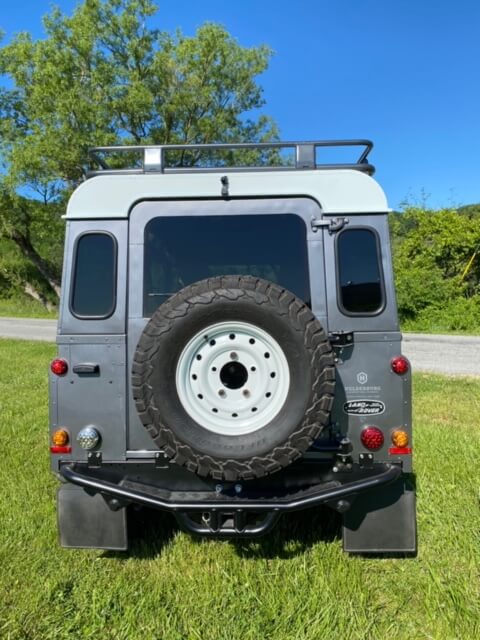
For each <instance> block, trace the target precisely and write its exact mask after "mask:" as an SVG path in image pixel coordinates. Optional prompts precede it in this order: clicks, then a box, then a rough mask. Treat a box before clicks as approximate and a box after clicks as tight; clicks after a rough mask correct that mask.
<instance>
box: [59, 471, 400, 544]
mask: <svg viewBox="0 0 480 640" xmlns="http://www.w3.org/2000/svg"><path fill="white" fill-rule="evenodd" d="M60 473H61V475H62V476H63V478H64V479H65V480H67V481H68V482H69V483H72V484H74V485H76V486H78V487H82V488H83V489H84V490H85V491H86V492H87V493H88V494H90V495H95V494H100V495H101V496H102V497H103V498H104V500H105V501H106V503H107V504H108V506H109V507H110V509H111V510H113V511H117V510H119V509H121V508H122V507H126V506H128V505H130V504H137V505H142V506H146V507H150V508H155V509H161V510H164V511H169V512H172V513H173V514H174V515H175V516H176V518H177V521H178V523H179V525H180V526H181V527H182V528H183V529H186V530H188V531H189V532H191V533H195V534H199V535H210V536H222V537H239V536H256V535H261V534H264V533H266V532H267V531H269V530H270V529H271V528H272V527H273V526H274V524H275V522H276V521H277V519H278V517H279V516H280V515H281V514H282V513H286V512H291V511H298V510H301V509H307V508H311V507H316V506H319V505H322V504H326V505H328V506H329V507H331V508H333V509H335V510H337V511H339V512H340V513H346V512H347V511H348V510H349V509H350V508H351V506H352V504H353V502H354V500H355V498H356V497H357V496H359V495H361V494H366V493H368V492H369V491H372V492H375V493H376V492H378V491H379V490H380V491H381V488H382V487H383V486H385V485H389V484H391V483H394V482H395V481H397V480H398V479H399V478H400V476H401V475H402V468H401V466H400V465H393V464H383V463H377V464H375V465H373V466H372V467H371V468H363V467H360V466H358V465H354V468H353V469H352V471H350V472H348V473H342V474H332V473H325V474H320V475H318V474H317V477H316V479H315V484H308V485H305V484H303V486H300V487H298V486H296V487H295V486H292V484H290V483H285V484H283V485H282V484H281V483H280V484H273V485H269V482H268V481H267V482H265V481H264V482H263V483H261V482H260V481H256V482H255V483H248V482H247V483H245V484H243V485H241V487H240V488H239V485H234V484H230V485H229V486H220V485H214V484H211V485H210V486H208V484H205V486H204V487H200V489H201V490H190V489H188V490H186V489H185V488H184V487H185V484H184V483H183V482H179V483H174V485H173V488H172V483H166V482H162V477H164V476H162V474H159V475H158V477H157V476H156V474H154V473H151V471H150V472H149V473H142V472H141V470H139V469H138V467H136V468H132V467H131V466H130V465H115V464H108V463H107V464H105V465H102V466H101V467H93V468H92V467H88V466H87V465H86V464H84V463H70V464H64V465H63V466H61V468H60ZM312 477H313V476H312ZM169 484H170V486H169ZM167 486H169V488H166V487H167Z"/></svg>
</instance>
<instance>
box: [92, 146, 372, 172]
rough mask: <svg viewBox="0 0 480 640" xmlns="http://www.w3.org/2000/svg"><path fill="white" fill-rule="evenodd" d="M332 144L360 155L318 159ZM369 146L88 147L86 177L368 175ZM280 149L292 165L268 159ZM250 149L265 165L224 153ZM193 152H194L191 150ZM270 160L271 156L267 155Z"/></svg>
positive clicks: (370, 166) (370, 168) (369, 168)
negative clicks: (235, 161) (171, 157)
mask: <svg viewBox="0 0 480 640" xmlns="http://www.w3.org/2000/svg"><path fill="white" fill-rule="evenodd" d="M325 147H326V148H333V147H360V155H359V156H358V158H357V159H356V160H354V161H353V162H342V163H338V164H331V163H323V162H321V161H318V158H317V150H318V149H321V148H325ZM372 148H373V142H371V141H370V140H315V141H310V142H238V143H219V144H169V145H123V146H122V145H120V146H109V147H94V148H92V149H90V150H89V154H90V159H91V161H92V164H93V165H94V166H95V167H96V168H95V169H92V170H90V171H88V172H87V177H93V176H98V175H106V174H107V175H108V174H143V173H202V172H204V173H206V172H225V171H228V172H232V171H237V172H246V171H292V170H305V169H321V170H328V169H355V170H357V171H362V172H363V173H367V174H368V175H373V174H374V173H375V167H374V166H373V165H372V164H370V163H369V162H368V154H369V153H370V151H371V150H372ZM282 149H294V150H295V160H294V164H285V163H283V164H282V163H281V159H280V161H279V158H280V156H278V155H277V158H276V161H277V164H273V163H270V164H268V162H269V156H268V155H267V156H265V153H267V154H268V153H270V154H272V153H273V154H274V153H275V152H278V151H280V150H282ZM240 150H243V151H254V152H257V153H263V154H264V156H263V158H264V159H263V162H264V163H265V164H260V165H259V164H254V165H246V166H239V165H232V166H231V165H230V164H228V158H226V155H225V152H230V153H233V152H235V151H240ZM172 152H182V157H181V158H180V160H177V161H176V162H173V163H172V164H169V163H168V161H167V155H168V154H171V153H172ZM193 152H195V153H193ZM214 152H221V154H222V153H223V157H222V159H221V163H220V164H217V165H215V164H214V161H213V160H212V158H210V160H208V155H209V154H211V155H212V156H213V155H214ZM118 154H129V158H128V160H129V161H130V162H131V163H132V164H133V166H130V167H120V168H119V167H117V166H116V164H117V163H118V158H117V161H114V163H113V165H112V164H111V160H112V158H113V157H114V156H118ZM185 154H187V156H188V154H190V155H189V156H188V164H187V165H185V164H183V162H182V161H183V159H184V156H185ZM200 157H201V158H203V163H202V164H199V165H197V166H195V161H196V160H197V161H198V159H199V158H200ZM270 160H271V157H270Z"/></svg>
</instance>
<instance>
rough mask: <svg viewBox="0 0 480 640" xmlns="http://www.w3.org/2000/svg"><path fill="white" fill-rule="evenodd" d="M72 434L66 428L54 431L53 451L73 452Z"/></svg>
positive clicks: (51, 450)
mask: <svg viewBox="0 0 480 640" xmlns="http://www.w3.org/2000/svg"><path fill="white" fill-rule="evenodd" d="M69 442H70V436H69V435H68V431H67V430H66V429H57V430H56V431H54V432H53V433H52V444H51V446H50V452H51V453H71V452H72V447H71V446H70V444H69Z"/></svg>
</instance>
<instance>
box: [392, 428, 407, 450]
mask: <svg viewBox="0 0 480 640" xmlns="http://www.w3.org/2000/svg"><path fill="white" fill-rule="evenodd" d="M392 442H393V444H394V445H395V446H396V447H407V446H408V433H407V432H406V431H402V430H401V429H396V430H395V431H394V432H393V433H392Z"/></svg>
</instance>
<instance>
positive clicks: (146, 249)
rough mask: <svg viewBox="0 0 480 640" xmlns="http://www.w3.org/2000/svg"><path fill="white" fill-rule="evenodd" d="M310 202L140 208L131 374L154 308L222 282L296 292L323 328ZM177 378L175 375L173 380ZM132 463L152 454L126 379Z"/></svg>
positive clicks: (132, 234)
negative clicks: (256, 280) (204, 283)
mask: <svg viewBox="0 0 480 640" xmlns="http://www.w3.org/2000/svg"><path fill="white" fill-rule="evenodd" d="M320 213H321V211H320V207H319V206H318V204H317V203H316V202H315V201H313V200H311V199H308V198H294V199H248V200H212V201H207V200H203V201H174V202H172V201H169V202H166V201H156V202H155V201H153V202H152V201H148V202H140V203H139V204H137V205H136V206H135V207H134V209H133V210H132V212H131V216H130V231H129V255H130V262H129V308H128V345H127V348H128V370H129V371H131V367H132V359H133V355H134V352H135V348H136V345H137V342H138V340H139V338H140V335H141V333H142V331H143V329H144V327H145V325H146V324H147V322H148V319H149V317H150V316H151V315H152V314H153V313H154V311H155V309H156V308H157V307H158V306H159V305H160V304H162V303H163V302H165V300H167V299H168V298H169V297H170V296H171V295H172V294H173V293H175V292H176V291H178V290H179V289H182V288H183V287H185V286H187V285H189V284H192V283H193V282H196V281H198V280H202V279H204V278H208V277H214V276H219V275H234V274H239V275H253V276H258V277H260V278H265V279H266V280H271V281H273V282H277V283H278V284H280V285H281V286H283V287H285V288H287V289H289V290H291V291H293V293H295V294H296V295H297V296H298V297H300V298H301V299H303V300H304V301H305V302H306V303H307V304H309V305H310V306H311V307H312V310H313V311H314V313H315V314H316V315H317V317H319V319H320V320H321V321H323V322H325V321H326V292H325V276H324V252H323V231H320V232H318V231H316V232H314V231H313V229H312V226H311V220H312V218H314V217H318V216H319V215H320ZM173 374H174V372H172V375H173ZM129 398H130V409H129V433H128V449H129V455H130V456H131V457H142V456H144V455H145V457H147V456H148V455H149V453H148V450H152V449H154V448H155V446H154V445H153V442H152V440H151V439H150V437H149V436H148V434H147V432H146V430H145V429H144V427H143V426H142V425H141V423H140V420H139V418H138V415H137V412H136V409H135V405H134V403H133V400H132V394H131V388H130V380H129Z"/></svg>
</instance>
